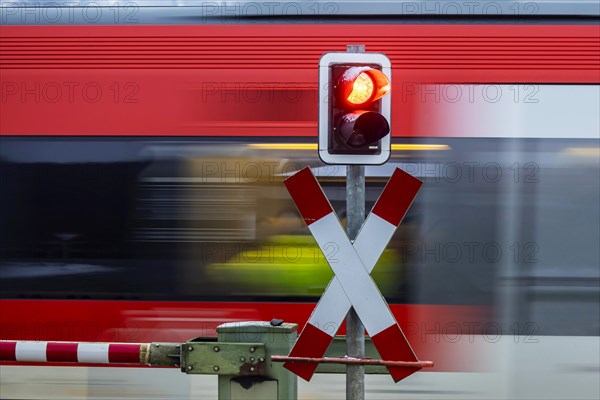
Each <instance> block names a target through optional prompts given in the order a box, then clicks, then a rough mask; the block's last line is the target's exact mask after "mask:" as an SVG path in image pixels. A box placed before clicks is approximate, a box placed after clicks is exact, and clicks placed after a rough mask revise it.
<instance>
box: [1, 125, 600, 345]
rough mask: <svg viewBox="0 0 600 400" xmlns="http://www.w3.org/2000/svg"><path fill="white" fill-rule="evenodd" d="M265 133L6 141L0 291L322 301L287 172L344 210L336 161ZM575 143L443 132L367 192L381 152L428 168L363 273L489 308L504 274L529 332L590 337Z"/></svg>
mask: <svg viewBox="0 0 600 400" xmlns="http://www.w3.org/2000/svg"><path fill="white" fill-rule="evenodd" d="M277 141H279V142H282V143H279V144H278V145H275V144H276V143H274V142H275V140H274V139H268V140H267V139H265V140H263V141H262V142H260V143H258V144H256V143H255V142H256V140H253V141H252V142H250V141H249V140H247V139H243V140H241V139H235V138H231V139H219V138H199V139H193V140H190V139H189V138H188V139H185V140H183V139H182V140H181V141H178V140H177V139H175V140H174V139H172V138H169V140H162V139H153V140H145V139H139V140H136V139H131V138H118V139H103V140H99V139H83V138H72V139H68V138H61V139H57V138H54V139H41V138H30V139H26V138H20V139H19V138H6V137H4V138H2V139H1V142H2V145H1V146H0V181H1V182H2V187H3V193H8V194H9V195H5V196H2V197H0V294H1V295H2V297H3V298H40V297H41V298H93V299H141V300H150V299H168V300H223V299H226V300H232V299H242V300H243V299H258V300H261V301H263V300H269V299H280V300H281V299H284V300H285V301H306V300H314V299H316V298H317V297H318V296H319V295H320V293H322V291H323V289H324V287H325V286H326V285H327V283H328V282H329V280H330V279H331V276H332V273H331V272H330V269H329V267H328V266H327V264H326V262H325V260H324V258H323V256H322V255H321V254H320V252H319V251H318V248H317V247H316V245H315V243H314V241H313V239H312V237H310V234H309V233H308V230H307V229H306V227H305V226H304V224H303V222H302V221H301V219H300V218H299V216H298V214H297V212H296V211H295V208H294V206H293V204H292V202H291V200H290V199H289V196H288V194H287V192H286V191H285V189H284V188H283V185H282V184H281V181H282V179H283V178H284V177H285V176H287V175H289V174H290V173H292V172H293V171H295V170H298V169H299V168H301V167H303V166H305V165H310V166H312V167H313V169H314V171H315V173H316V175H317V176H318V178H319V180H320V181H321V182H322V184H323V186H324V188H325V190H326V192H327V195H328V197H329V198H330V199H331V201H332V203H333V205H334V207H335V208H336V210H337V212H338V214H339V215H340V216H341V218H342V219H343V218H344V204H345V203H344V200H345V197H344V196H345V190H344V175H345V172H344V170H343V168H341V167H336V168H333V167H331V166H325V165H323V164H321V163H320V162H319V161H318V160H317V159H316V155H315V151H314V149H313V148H312V147H311V145H310V144H308V143H307V144H306V145H302V146H301V145H298V144H294V143H286V141H285V140H283V141H282V140H281V139H280V138H277ZM405 142H406V141H405ZM409 142H412V143H414V144H428V143H432V140H428V139H412V140H411V141H409ZM576 142H577V143H574V140H563V139H553V140H546V139H511V140H508V141H507V140H506V139H449V138H445V139H444V143H443V144H444V146H438V147H435V146H434V147H431V148H432V149H438V150H435V151H433V150H432V151H410V150H405V151H397V152H395V153H394V154H395V155H394V156H393V157H392V159H391V160H390V162H389V163H388V164H387V165H386V166H382V167H373V168H369V169H368V171H367V182H368V191H367V202H368V207H370V206H372V204H373V202H374V201H375V199H376V198H377V197H378V195H379V193H380V191H381V189H382V188H383V185H384V184H385V181H386V179H387V177H388V176H389V174H390V171H391V167H394V166H398V167H401V168H403V169H405V170H406V171H408V172H410V173H412V174H413V175H415V176H417V177H419V178H421V179H423V180H424V181H425V184H424V185H423V187H422V189H421V191H420V193H419V195H418V196H417V198H416V200H415V202H414V204H413V205H412V207H411V209H410V211H409V213H408V214H407V216H406V218H405V220H404V221H403V223H402V224H401V227H400V229H398V231H397V232H396V234H395V235H394V238H393V239H392V241H391V243H390V244H389V246H388V249H387V250H386V252H385V253H384V255H383V257H382V259H381V260H380V262H379V264H378V265H377V266H376V268H375V271H374V273H373V276H374V279H375V280H376V281H377V282H378V284H379V286H380V287H381V289H382V291H383V292H384V294H385V295H386V297H387V298H388V299H389V300H390V301H391V302H393V303H411V304H452V305H476V306H489V307H492V306H495V305H501V304H502V303H503V302H505V301H507V300H506V297H505V296H504V295H503V293H504V290H505V288H507V287H508V288H511V290H512V293H513V295H511V298H510V299H509V300H508V301H512V302H515V303H516V304H518V306H519V307H518V309H519V312H520V319H521V320H523V321H531V320H535V321H539V324H540V325H539V328H540V329H541V333H544V332H545V333H557V332H558V333H561V332H562V333H564V332H568V333H572V334H589V333H590V332H591V333H593V332H596V334H597V332H598V329H599V327H598V314H599V313H598V312H597V311H598V310H597V308H598V296H599V290H598V288H599V280H600V277H599V275H598V269H597V261H598V259H599V254H598V246H597V243H598V241H599V236H600V235H599V232H598V229H599V228H598V224H597V221H598V219H599V217H600V216H599V215H598V213H599V211H598V207H597V205H598V203H599V198H598V196H599V192H598V182H599V181H600V179H599V178H600V177H599V176H598V174H599V173H598V160H597V158H594V157H591V156H589V155H588V153H589V154H592V153H593V152H594V151H597V143H596V142H595V141H594V140H588V139H578V140H576ZM396 148H400V147H396ZM405 148H407V149H410V148H411V147H405ZM116 149H119V150H118V151H117V150H116ZM586 149H588V150H586ZM590 149H591V150H590ZM594 149H596V150H594ZM50 150H52V151H50ZM593 154H595V153H593ZM572 221H577V223H571V222H572ZM594 221H596V222H594ZM566 226H571V227H572V228H569V229H568V230H566V229H565V227H566ZM517 289H518V290H517ZM563 300H564V301H563ZM559 306H560V307H559ZM557 307H558V308H564V307H571V308H575V309H577V310H580V311H581V313H580V314H576V313H573V314H570V315H573V318H575V319H576V320H577V321H579V318H580V317H581V318H585V319H586V321H587V322H585V323H574V321H565V322H564V323H559V324H557V318H556V315H557V313H559V312H560V311H559V310H557ZM576 315H578V316H576Z"/></svg>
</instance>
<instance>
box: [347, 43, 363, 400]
mask: <svg viewBox="0 0 600 400" xmlns="http://www.w3.org/2000/svg"><path fill="white" fill-rule="evenodd" d="M346 50H347V51H348V52H352V53H362V52H364V51H365V46H364V45H361V44H358V45H348V46H347V49H346ZM364 221H365V166H364V165H348V166H346V224H347V230H348V237H349V238H350V240H352V241H353V240H354V239H356V235H358V231H359V230H360V228H361V226H362V224H363V222H364ZM346 354H347V355H348V357H356V358H363V357H364V356H365V328H364V326H363V324H362V322H361V321H360V318H359V317H358V314H356V311H354V308H353V307H352V308H350V311H348V315H347V316H346ZM364 398H365V367H364V366H363V365H347V366H346V399H347V400H364Z"/></svg>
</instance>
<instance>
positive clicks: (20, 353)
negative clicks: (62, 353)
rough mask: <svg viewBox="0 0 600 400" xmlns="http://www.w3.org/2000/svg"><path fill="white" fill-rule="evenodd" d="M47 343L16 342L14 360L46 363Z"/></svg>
mask: <svg viewBox="0 0 600 400" xmlns="http://www.w3.org/2000/svg"><path fill="white" fill-rule="evenodd" d="M46 345H47V342H17V346H16V347H15V358H16V359H17V361H27V362H46Z"/></svg>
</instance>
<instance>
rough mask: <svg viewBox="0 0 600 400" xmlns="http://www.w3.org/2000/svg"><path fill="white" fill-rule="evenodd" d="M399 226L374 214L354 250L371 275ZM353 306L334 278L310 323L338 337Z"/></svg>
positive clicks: (363, 228)
mask: <svg viewBox="0 0 600 400" xmlns="http://www.w3.org/2000/svg"><path fill="white" fill-rule="evenodd" d="M395 231H396V227H395V226H394V225H392V224H390V223H389V222H387V221H386V220H384V219H383V218H381V217H379V216H378V215H376V214H374V213H370V214H369V216H368V217H367V220H366V221H365V223H364V225H363V227H362V229H361V230H360V232H359V233H358V237H357V238H356V240H355V241H354V243H353V247H354V248H355V249H356V252H357V253H358V254H359V255H360V258H361V260H362V262H363V263H364V266H365V268H366V269H367V271H368V272H369V273H370V272H371V271H372V270H373V268H374V267H375V264H376V263H377V260H379V257H381V254H382V253H383V250H385V247H386V246H387V244H388V243H389V241H390V239H391V237H392V236H393V235H394V232H395ZM351 305H352V303H350V301H349V300H348V298H347V297H346V294H345V292H344V289H343V288H342V286H341V285H340V282H339V281H338V280H337V278H336V277H335V276H334V277H333V279H332V280H331V283H330V284H329V286H327V289H325V292H324V293H323V296H322V297H321V299H320V300H319V304H318V305H317V307H316V308H315V310H314V311H313V313H312V314H311V316H310V319H309V320H308V322H310V323H311V324H312V325H314V326H315V327H317V328H319V329H321V330H322V331H324V332H325V333H327V334H328V335H330V336H335V334H336V332H337V330H338V329H339V327H340V325H341V324H342V322H343V321H344V318H345V317H346V314H347V313H348V310H349V309H350V306H351Z"/></svg>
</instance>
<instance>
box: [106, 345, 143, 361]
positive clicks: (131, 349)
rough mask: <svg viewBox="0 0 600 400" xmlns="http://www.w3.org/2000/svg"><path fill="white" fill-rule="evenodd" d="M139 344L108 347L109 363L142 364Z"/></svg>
mask: <svg viewBox="0 0 600 400" xmlns="http://www.w3.org/2000/svg"><path fill="white" fill-rule="evenodd" d="M140 347H141V346H140V345H139V344H122V343H119V344H110V345H109V346H108V362H109V363H126V364H130V363H134V364H140Z"/></svg>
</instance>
